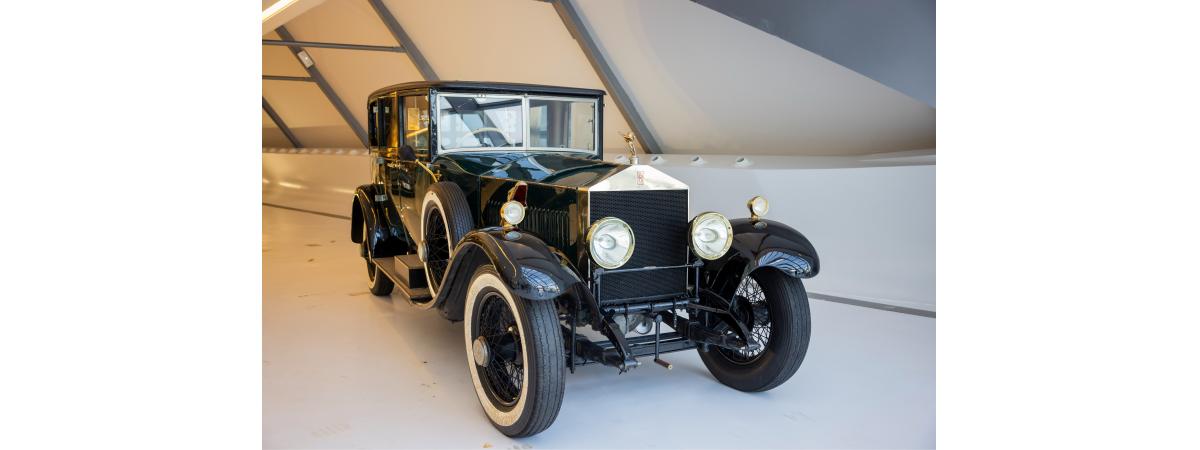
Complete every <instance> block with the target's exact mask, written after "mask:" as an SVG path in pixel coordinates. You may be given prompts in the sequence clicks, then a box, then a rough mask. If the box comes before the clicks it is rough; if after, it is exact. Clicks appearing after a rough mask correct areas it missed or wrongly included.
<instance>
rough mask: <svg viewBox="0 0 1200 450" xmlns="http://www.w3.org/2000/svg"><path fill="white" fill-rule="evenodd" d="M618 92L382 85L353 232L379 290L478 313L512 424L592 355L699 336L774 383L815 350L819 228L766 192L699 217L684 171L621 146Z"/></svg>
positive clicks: (755, 384)
mask: <svg viewBox="0 0 1200 450" xmlns="http://www.w3.org/2000/svg"><path fill="white" fill-rule="evenodd" d="M603 96H604V92H603V91H598V90H591V89H576V88H565V87H554V86H537V85H526V84H510V83H478V82H458V81H434V82H417V83H406V84H399V85H395V86H390V87H387V88H383V89H380V90H378V91H376V92H375V93H373V94H371V96H370V97H369V104H368V108H369V111H370V115H369V122H370V124H369V125H370V126H369V133H370V139H371V150H372V154H373V158H374V163H373V166H372V167H373V176H374V180H373V182H371V183H369V184H365V185H363V186H360V187H359V188H358V190H357V192H356V198H355V199H354V202H353V209H352V218H353V221H352V227H351V237H352V240H353V241H354V242H355V243H359V244H360V247H361V252H362V256H363V258H364V259H365V260H366V267H367V279H368V280H369V284H370V288H371V292H372V293H374V294H375V295H381V296H383V295H389V294H390V293H391V292H392V290H393V288H395V287H399V290H400V292H401V293H402V294H403V297H404V298H405V299H407V301H408V302H410V303H411V304H412V305H414V306H415V307H417V308H423V309H436V310H437V311H438V312H440V313H441V315H442V316H444V317H445V318H446V319H449V320H451V321H463V322H464V327H463V329H464V339H463V341H464V344H465V349H466V355H467V365H468V369H469V370H470V373H471V380H472V381H473V383H474V388H475V391H476V393H477V394H478V396H479V401H480V403H481V404H482V406H483V410H484V412H485V413H486V415H487V417H488V418H489V419H490V420H491V422H492V424H493V425H495V427H496V428H497V429H499V430H500V431H501V432H503V433H504V434H506V435H509V436H528V435H532V434H535V433H538V432H541V431H542V430H545V429H546V428H547V427H548V426H550V424H551V423H552V422H553V421H554V419H555V418H556V417H557V415H558V411H559V407H560V406H561V404H562V399H563V390H564V378H565V375H566V373H567V372H568V371H570V372H574V370H575V368H576V367H579V366H582V365H587V364H602V365H606V366H611V367H615V368H617V369H618V370H619V371H620V372H625V371H627V370H630V369H633V368H635V367H638V366H639V365H640V362H641V361H642V360H644V359H651V360H652V361H654V362H655V363H658V364H659V365H662V366H664V367H666V368H668V369H670V368H671V365H670V364H669V363H667V362H666V361H664V360H663V359H662V357H661V356H662V354H664V353H669V352H677V351H682V350H690V349H696V350H697V351H698V352H699V354H700V358H701V359H702V360H703V362H704V364H705V366H707V367H708V369H709V370H710V371H711V373H712V374H713V376H714V377H715V378H716V379H717V380H719V381H720V382H722V383H724V384H726V385H728V386H731V387H733V388H735V389H739V390H743V391H765V390H768V389H771V388H774V387H776V386H779V385H780V384H782V383H783V382H784V381H787V379H788V378H790V377H791V376H792V374H794V373H795V372H796V370H797V369H798V368H799V366H800V363H801V362H802V361H803V360H804V354H805V351H806V350H807V348H808V341H809V329H810V320H809V307H808V296H807V294H806V292H805V290H804V284H803V283H802V282H801V280H802V279H803V278H809V277H812V276H814V275H816V274H817V272H818V270H819V269H820V263H819V261H818V259H817V253H816V251H815V250H814V249H813V246H812V244H811V243H809V241H808V239H806V238H805V237H804V236H803V235H802V234H800V233H799V232H797V231H796V230H794V229H792V228H791V227H788V226H787V225H784V224H782V223H778V222H774V221H771V220H767V219H764V218H762V216H763V215H764V214H766V212H767V201H766V200H765V199H763V198H762V197H755V198H753V199H750V201H749V203H748V204H747V206H748V207H749V209H750V213H749V217H748V218H741V219H733V220H727V219H726V218H725V217H724V216H722V215H721V214H718V213H715V212H704V213H700V214H697V215H696V216H694V217H692V216H689V213H688V206H689V197H688V187H687V186H686V185H685V184H683V183H681V182H679V181H677V180H675V179H674V178H671V177H670V176H667V175H666V174H665V173H663V172H662V171H660V170H657V169H655V168H654V167H652V166H648V165H640V164H638V163H637V160H636V157H633V158H632V159H631V161H630V162H631V163H632V164H616V163H612V162H605V161H604V160H603V152H602V150H601V149H602V148H603V146H602V142H601V137H602V133H601V130H602V129H603V128H602V126H601V125H602V124H601V118H602V117H603V114H602V108H603ZM626 139H627V140H629V141H631V138H630V137H629V136H627V137H626ZM631 142H632V141H631ZM631 142H630V145H629V147H630V149H631V150H632V148H633V146H632V143H631ZM632 156H633V155H632V153H631V157H632ZM712 182H714V183H719V182H720V180H713V181H712ZM639 358H641V359H639Z"/></svg>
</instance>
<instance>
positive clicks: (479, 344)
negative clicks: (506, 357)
mask: <svg viewBox="0 0 1200 450" xmlns="http://www.w3.org/2000/svg"><path fill="white" fill-rule="evenodd" d="M471 354H472V355H473V356H474V357H475V364H476V365H478V366H479V367H487V365H488V360H490V359H491V357H492V355H491V352H490V351H489V350H488V345H487V340H486V339H484V337H483V336H480V337H477V338H475V343H474V344H471Z"/></svg>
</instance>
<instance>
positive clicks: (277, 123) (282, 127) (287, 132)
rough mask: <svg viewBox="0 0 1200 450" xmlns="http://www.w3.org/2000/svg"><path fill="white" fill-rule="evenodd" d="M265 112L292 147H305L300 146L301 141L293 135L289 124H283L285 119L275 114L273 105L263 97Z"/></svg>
mask: <svg viewBox="0 0 1200 450" xmlns="http://www.w3.org/2000/svg"><path fill="white" fill-rule="evenodd" d="M263 112H265V113H267V116H268V117H270V118H271V121H272V122H275V126H277V127H279V131H282V132H283V135H284V136H285V137H287V140H288V142H291V143H292V147H294V148H304V146H303V145H300V140H299V139H296V135H294V134H292V129H291V128H288V126H287V124H286V123H283V119H282V118H280V117H279V114H277V113H276V112H275V108H272V107H271V104H270V103H267V98H266V97H263Z"/></svg>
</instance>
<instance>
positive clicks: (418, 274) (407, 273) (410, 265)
mask: <svg viewBox="0 0 1200 450" xmlns="http://www.w3.org/2000/svg"><path fill="white" fill-rule="evenodd" d="M395 260H396V275H399V276H400V280H398V281H400V283H401V284H404V285H406V286H408V287H411V288H413V289H418V288H424V287H428V286H426V285H425V263H423V262H421V258H420V257H419V256H417V255H415V254H414V255H400V256H396V257H395Z"/></svg>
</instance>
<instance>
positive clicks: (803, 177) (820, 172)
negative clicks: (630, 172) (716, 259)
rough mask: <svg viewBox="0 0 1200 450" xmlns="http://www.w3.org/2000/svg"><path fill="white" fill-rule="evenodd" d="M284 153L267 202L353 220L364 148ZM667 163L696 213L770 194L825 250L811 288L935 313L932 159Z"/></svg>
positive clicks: (275, 165)
mask: <svg viewBox="0 0 1200 450" xmlns="http://www.w3.org/2000/svg"><path fill="white" fill-rule="evenodd" d="M282 151H296V152H304V153H271V152H264V154H263V202H264V203H270V204H278V205H284V206H290V207H294V208H303V209H309V210H314V211H320V212H326V213H330V214H337V215H343V216H348V215H350V210H349V208H350V201H351V198H352V196H353V193H354V188H355V187H357V186H358V185H361V184H365V183H368V182H370V159H369V158H367V157H365V156H363V155H362V150H345V149H344V150H323V151H311V150H282ZM339 151H340V152H341V154H337V152H339ZM612 156H615V155H610V159H611V157H612ZM667 158H668V159H667V160H666V161H665V162H663V163H662V164H659V165H657V166H656V167H658V168H660V169H662V170H663V171H664V172H666V173H668V174H670V175H672V176H674V177H676V178H679V179H680V180H682V181H683V182H685V183H687V184H688V185H689V186H690V187H691V199H692V200H691V201H692V204H691V213H692V214H693V215H694V214H696V213H699V212H701V211H710V210H711V211H718V212H721V213H722V214H726V215H727V216H730V217H745V216H747V215H748V214H747V212H746V209H745V203H746V200H748V199H749V198H750V197H751V196H753V195H764V196H766V197H767V199H768V200H770V202H771V211H770V213H769V214H768V215H767V217H769V218H771V219H775V220H779V221H781V222H784V223H787V224H789V225H791V226H793V227H795V228H796V229H798V230H800V231H801V232H802V233H804V234H805V235H806V236H808V238H809V239H810V240H812V242H813V245H815V246H816V248H817V252H818V253H819V254H820V257H821V274H820V275H818V276H817V277H816V278H813V279H811V280H808V284H807V286H808V287H809V289H810V290H811V291H812V292H814V293H821V294H827V295H835V296H839V297H848V298H854V299H860V300H869V301H875V302H880V303H887V304H892V305H900V306H909V307H916V308H921V309H927V310H934V309H935V294H934V266H935V257H934V242H935V240H934V234H935V229H934V178H935V176H934V175H935V166H934V165H933V164H932V163H931V162H932V161H931V160H932V157H929V156H914V157H909V158H907V159H904V158H899V159H898V158H890V159H873V158H870V157H864V158H804V157H766V156H760V157H756V156H748V157H747V158H749V160H750V161H751V162H752V164H751V165H750V166H749V167H746V168H736V167H734V164H733V162H734V158H735V157H734V156H722V155H704V158H705V159H706V161H707V162H706V163H705V164H704V165H702V166H692V165H691V164H690V160H691V158H690V156H688V155H667ZM914 161H915V162H916V163H917V164H913V162H914ZM643 162H648V161H646V160H643Z"/></svg>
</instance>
